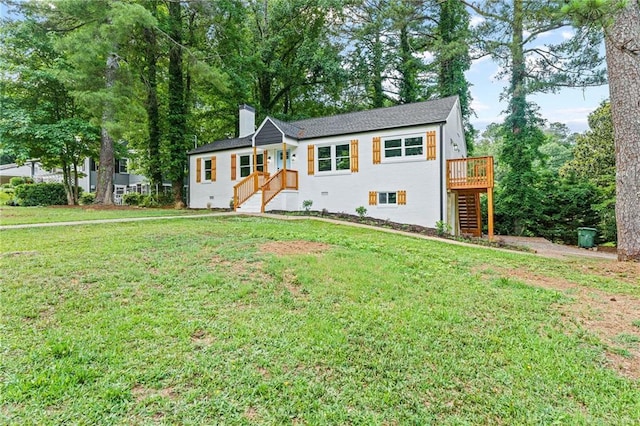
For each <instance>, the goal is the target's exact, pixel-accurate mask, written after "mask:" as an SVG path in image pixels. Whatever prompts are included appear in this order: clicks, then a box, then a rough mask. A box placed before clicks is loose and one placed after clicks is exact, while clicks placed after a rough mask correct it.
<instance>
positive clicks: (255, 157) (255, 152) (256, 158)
mask: <svg viewBox="0 0 640 426" xmlns="http://www.w3.org/2000/svg"><path fill="white" fill-rule="evenodd" d="M257 160H258V148H256V147H255V146H254V147H253V173H255V172H257V171H258V165H257V164H256V161H257ZM262 161H263V162H264V156H262ZM263 168H264V167H263Z"/></svg>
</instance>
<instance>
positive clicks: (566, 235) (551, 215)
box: [536, 176, 601, 245]
mask: <svg viewBox="0 0 640 426" xmlns="http://www.w3.org/2000/svg"><path fill="white" fill-rule="evenodd" d="M538 185H539V186H540V189H541V191H542V193H543V194H544V195H545V196H544V197H543V199H542V203H541V208H542V209H541V210H542V211H541V213H542V215H541V220H540V222H539V223H538V224H537V226H538V229H537V232H536V233H537V235H540V236H542V237H544V238H546V239H548V240H551V241H556V242H563V243H567V244H573V245H576V244H577V242H578V234H577V230H578V228H579V227H583V226H586V227H595V228H597V227H598V223H599V221H600V218H599V215H598V212H597V211H596V210H595V208H594V205H596V204H597V203H598V202H599V201H600V199H601V198H600V193H599V191H598V188H596V187H595V186H594V185H593V184H591V183H590V182H586V181H576V180H568V179H561V180H556V179H555V178H554V177H553V176H546V177H542V178H541V179H540V182H539V184H538Z"/></svg>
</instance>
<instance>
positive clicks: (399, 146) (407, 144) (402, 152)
mask: <svg viewBox="0 0 640 426" xmlns="http://www.w3.org/2000/svg"><path fill="white" fill-rule="evenodd" d="M383 147H384V158H402V157H408V158H410V157H421V156H422V155H423V153H424V137H423V136H421V135H407V136H397V137H390V138H386V139H384V144H383Z"/></svg>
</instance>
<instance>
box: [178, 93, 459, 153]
mask: <svg viewBox="0 0 640 426" xmlns="http://www.w3.org/2000/svg"><path fill="white" fill-rule="evenodd" d="M457 100H458V97H457V96H450V97H448V98H443V99H435V100H431V101H425V102H416V103H412V104H404V105H398V106H393V107H387V108H377V109H371V110H368V111H357V112H350V113H347V114H339V115H332V116H329V117H320V118H308V119H305V120H298V121H293V122H290V123H287V122H284V121H281V120H277V119H275V118H270V119H271V121H273V123H274V124H275V125H276V126H278V127H279V128H280V130H282V131H283V132H284V134H285V135H287V136H289V137H291V138H293V139H298V140H302V139H313V138H321V137H324V136H337V135H344V134H350V133H362V132H370V131H374V130H384V129H393V128H399V127H409V126H420V125H424V124H435V123H443V122H445V121H446V120H447V117H448V116H449V114H450V113H451V109H452V108H453V107H454V105H455V104H456V101H457ZM252 136H253V135H249V136H246V137H244V138H235V139H224V140H221V141H216V142H212V143H209V144H206V145H202V146H201V147H198V148H196V149H194V150H193V151H190V152H189V154H199V153H203V152H212V151H223V150H226V149H233V148H242V147H248V146H251V137H252Z"/></svg>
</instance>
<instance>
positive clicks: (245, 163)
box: [238, 154, 264, 178]
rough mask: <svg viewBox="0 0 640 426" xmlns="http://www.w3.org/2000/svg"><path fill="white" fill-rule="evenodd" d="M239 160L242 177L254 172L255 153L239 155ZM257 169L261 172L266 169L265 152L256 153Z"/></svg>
mask: <svg viewBox="0 0 640 426" xmlns="http://www.w3.org/2000/svg"><path fill="white" fill-rule="evenodd" d="M238 157H239V159H238V161H239V162H240V177H241V178H243V177H247V176H249V175H250V174H251V173H253V164H252V163H253V154H246V155H239V156H238ZM256 170H257V171H259V172H263V171H264V154H257V155H256Z"/></svg>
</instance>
